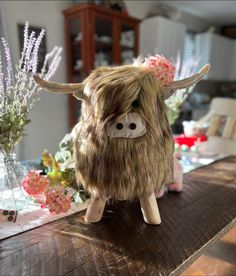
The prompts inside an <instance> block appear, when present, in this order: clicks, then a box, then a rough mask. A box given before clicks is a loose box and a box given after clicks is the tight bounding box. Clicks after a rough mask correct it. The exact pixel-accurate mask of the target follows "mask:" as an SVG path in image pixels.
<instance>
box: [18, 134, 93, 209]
mask: <svg viewBox="0 0 236 276" xmlns="http://www.w3.org/2000/svg"><path fill="white" fill-rule="evenodd" d="M59 147H60V150H59V151H58V152H57V153H56V154H55V156H52V155H51V154H50V153H48V152H47V151H44V153H43V155H42V165H43V171H44V174H45V175H40V173H39V172H37V171H35V170H31V171H30V172H29V173H28V175H27V177H26V178H25V179H24V181H23V188H24V190H25V191H26V192H27V193H28V194H29V195H30V196H31V197H32V198H33V199H34V200H36V202H37V203H38V204H40V206H41V207H42V208H48V209H49V211H50V212H52V213H56V214H58V213H61V212H66V211H68V210H69V209H70V207H71V202H76V203H77V202H80V203H81V202H85V201H86V200H87V199H88V198H89V197H90V196H89V194H88V193H87V192H85V191H84V189H83V187H82V185H79V186H78V185H77V184H76V181H75V170H74V162H73V157H72V156H73V146H72V138H71V135H70V134H66V136H65V137H64V138H63V140H62V141H61V143H60V145H59Z"/></svg>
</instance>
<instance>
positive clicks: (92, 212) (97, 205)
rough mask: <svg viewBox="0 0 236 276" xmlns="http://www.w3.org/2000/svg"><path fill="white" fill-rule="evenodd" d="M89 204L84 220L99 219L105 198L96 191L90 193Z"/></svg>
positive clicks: (94, 220) (93, 220) (96, 220)
mask: <svg viewBox="0 0 236 276" xmlns="http://www.w3.org/2000/svg"><path fill="white" fill-rule="evenodd" d="M90 200H91V201H90V204H89V206H88V208H87V211H86V214H85V218H84V220H85V221H86V222H98V221H100V220H101V218H102V215H103V211H104V208H105V205H106V198H105V197H104V196H101V195H100V193H99V192H98V191H96V192H93V193H92V194H91V199H90Z"/></svg>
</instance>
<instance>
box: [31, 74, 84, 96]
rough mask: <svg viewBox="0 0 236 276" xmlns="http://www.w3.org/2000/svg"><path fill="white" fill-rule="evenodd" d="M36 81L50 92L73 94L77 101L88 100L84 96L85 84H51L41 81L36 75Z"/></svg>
mask: <svg viewBox="0 0 236 276" xmlns="http://www.w3.org/2000/svg"><path fill="white" fill-rule="evenodd" d="M34 80H35V82H36V83H37V84H38V85H39V86H41V87H42V88H44V89H45V90H47V91H48V92H56V93H66V94H73V96H75V97H76V98H77V99H80V100H86V95H84V94H83V89H84V85H83V83H68V84H63V83H57V82H49V81H45V80H43V79H41V78H40V77H38V76H36V75H35V76H34Z"/></svg>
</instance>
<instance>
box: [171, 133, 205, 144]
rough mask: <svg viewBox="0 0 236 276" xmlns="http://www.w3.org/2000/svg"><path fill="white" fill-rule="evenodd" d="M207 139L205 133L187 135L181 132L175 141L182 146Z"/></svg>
mask: <svg viewBox="0 0 236 276" xmlns="http://www.w3.org/2000/svg"><path fill="white" fill-rule="evenodd" d="M206 140H207V137H206V136H205V135H201V136H191V137H187V136H185V135H184V134H181V135H178V136H175V137H174V141H175V143H176V144H179V145H180V146H182V145H186V146H188V147H192V146H194V145H195V143H196V142H197V141H199V142H204V141H206Z"/></svg>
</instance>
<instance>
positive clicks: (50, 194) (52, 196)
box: [43, 185, 71, 214]
mask: <svg viewBox="0 0 236 276" xmlns="http://www.w3.org/2000/svg"><path fill="white" fill-rule="evenodd" d="M45 197H46V201H45V206H43V207H47V208H48V209H49V211H50V212H52V213H56V214H59V213H61V212H67V211H68V210H69V209H70V207H71V199H70V196H68V195H66V194H65V188H64V187H63V186H61V185H55V186H52V187H48V189H47V191H46V193H45Z"/></svg>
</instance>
